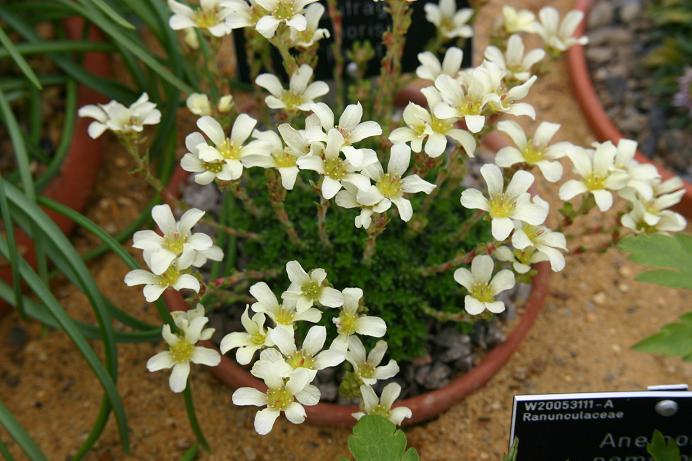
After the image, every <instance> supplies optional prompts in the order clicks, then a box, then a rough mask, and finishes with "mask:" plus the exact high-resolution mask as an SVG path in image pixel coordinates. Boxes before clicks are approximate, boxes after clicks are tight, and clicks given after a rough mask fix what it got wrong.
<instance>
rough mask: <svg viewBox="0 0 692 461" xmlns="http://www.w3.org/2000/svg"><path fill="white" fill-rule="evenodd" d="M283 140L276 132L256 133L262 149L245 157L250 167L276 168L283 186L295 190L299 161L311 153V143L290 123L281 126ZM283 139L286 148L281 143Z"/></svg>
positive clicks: (280, 131)
mask: <svg viewBox="0 0 692 461" xmlns="http://www.w3.org/2000/svg"><path fill="white" fill-rule="evenodd" d="M279 133H280V134H281V138H279V135H277V134H276V133H275V132H273V131H271V130H268V131H261V132H259V131H255V134H254V137H255V139H257V143H258V146H257V147H260V148H259V149H257V151H256V152H254V153H253V154H252V155H248V156H247V157H245V159H244V161H245V165H247V166H248V167H251V166H259V167H262V168H276V169H277V170H278V172H279V174H280V175H281V185H282V186H283V187H284V189H286V190H293V186H295V184H296V178H297V177H298V171H299V168H298V159H299V158H301V157H302V156H304V155H308V153H309V152H310V150H311V149H310V143H309V142H308V141H307V139H305V137H304V136H303V134H302V133H301V132H300V131H298V130H296V129H295V128H293V127H292V126H290V125H289V124H288V123H282V124H281V125H279ZM282 138H283V140H284V142H285V143H286V146H285V147H284V145H283V144H282V142H281V139H282Z"/></svg>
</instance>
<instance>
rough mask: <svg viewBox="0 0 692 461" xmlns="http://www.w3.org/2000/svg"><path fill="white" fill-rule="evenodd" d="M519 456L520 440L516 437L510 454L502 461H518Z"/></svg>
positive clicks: (510, 448)
mask: <svg viewBox="0 0 692 461" xmlns="http://www.w3.org/2000/svg"><path fill="white" fill-rule="evenodd" d="M518 455H519V438H518V437H515V438H514V440H513V441H512V446H511V447H509V452H508V453H507V454H506V455H505V456H503V457H502V461H517V456H518Z"/></svg>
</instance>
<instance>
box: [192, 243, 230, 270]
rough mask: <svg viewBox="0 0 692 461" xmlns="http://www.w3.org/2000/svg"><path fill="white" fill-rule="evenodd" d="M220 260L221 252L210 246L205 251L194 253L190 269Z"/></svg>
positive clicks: (221, 257)
mask: <svg viewBox="0 0 692 461" xmlns="http://www.w3.org/2000/svg"><path fill="white" fill-rule="evenodd" d="M222 259H223V250H222V249H221V248H220V247H218V246H216V245H212V246H211V247H209V248H207V249H206V250H197V251H195V259H194V260H193V261H192V267H202V266H204V265H205V264H206V263H207V261H208V260H212V261H221V260H222Z"/></svg>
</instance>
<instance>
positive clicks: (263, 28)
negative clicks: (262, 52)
mask: <svg viewBox="0 0 692 461" xmlns="http://www.w3.org/2000/svg"><path fill="white" fill-rule="evenodd" d="M316 1H318V0H254V2H255V3H256V4H257V5H259V6H260V7H262V9H263V10H264V11H263V13H264V15H263V16H262V17H260V18H259V20H258V21H257V24H256V25H255V28H256V29H257V32H259V33H260V34H262V35H263V36H264V37H265V38H272V37H274V34H275V33H276V29H277V28H278V27H279V25H280V24H281V23H284V24H286V26H287V27H288V28H289V29H290V30H295V31H296V32H303V31H304V30H305V29H307V26H308V21H307V19H306V18H305V7H306V6H307V5H309V4H311V3H314V2H316Z"/></svg>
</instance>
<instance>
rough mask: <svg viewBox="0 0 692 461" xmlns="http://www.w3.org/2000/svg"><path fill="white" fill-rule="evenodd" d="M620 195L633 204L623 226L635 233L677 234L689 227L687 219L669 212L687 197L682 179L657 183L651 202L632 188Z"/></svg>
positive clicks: (623, 218) (621, 192) (674, 178)
mask: <svg viewBox="0 0 692 461" xmlns="http://www.w3.org/2000/svg"><path fill="white" fill-rule="evenodd" d="M620 195H621V196H622V197H623V198H624V199H625V200H627V201H629V202H630V203H631V204H632V210H631V211H630V212H629V213H627V214H626V215H624V216H623V217H622V225H623V226H625V227H627V228H629V229H632V230H634V231H635V232H649V233H651V232H677V231H680V230H682V229H684V228H685V226H686V225H687V223H686V221H685V218H683V217H682V216H681V215H680V214H678V213H675V212H674V211H672V210H669V208H670V207H672V206H673V205H676V204H677V203H679V202H680V200H681V199H682V197H683V195H685V189H684V188H683V182H682V180H681V179H680V178H677V177H673V178H670V179H668V180H666V181H663V182H660V180H659V181H655V182H654V183H653V196H652V197H651V199H650V200H645V199H643V198H642V197H641V196H640V195H638V193H637V191H636V190H635V189H632V188H627V189H623V190H622V191H620Z"/></svg>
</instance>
